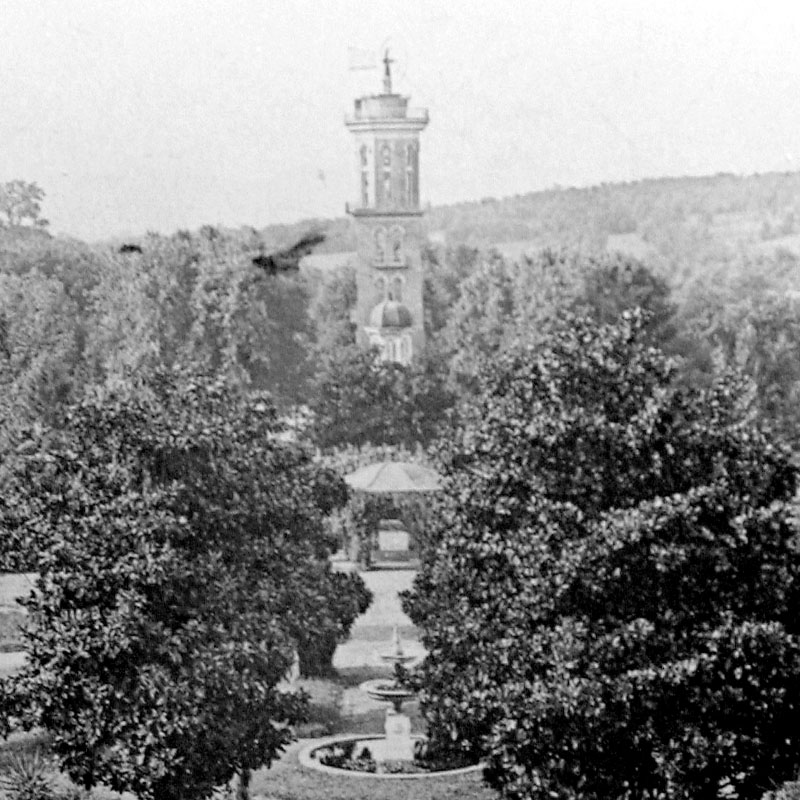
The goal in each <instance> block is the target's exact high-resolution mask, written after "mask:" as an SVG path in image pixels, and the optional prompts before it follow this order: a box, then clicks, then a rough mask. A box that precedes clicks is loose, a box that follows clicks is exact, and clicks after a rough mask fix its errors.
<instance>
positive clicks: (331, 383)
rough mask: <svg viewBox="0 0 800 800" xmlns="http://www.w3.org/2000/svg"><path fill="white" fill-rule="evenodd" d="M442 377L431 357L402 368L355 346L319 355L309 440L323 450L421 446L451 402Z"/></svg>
mask: <svg viewBox="0 0 800 800" xmlns="http://www.w3.org/2000/svg"><path fill="white" fill-rule="evenodd" d="M445 377H446V372H445V367H444V365H443V364H442V361H441V358H440V357H438V356H437V355H436V354H434V353H429V354H421V355H419V356H417V357H416V358H415V359H414V361H413V362H412V363H411V364H410V365H404V364H396V363H394V362H389V361H381V360H380V358H379V357H378V355H377V353H376V351H375V350H374V349H370V350H365V349H363V348H361V347H358V346H356V345H350V346H347V347H343V348H341V349H339V350H337V351H333V352H327V353H325V352H322V353H320V356H319V361H318V368H317V373H316V375H315V376H314V379H313V381H312V383H311V391H310V397H309V407H310V410H311V412H312V415H313V424H312V429H311V435H312V438H313V440H314V442H315V443H316V444H317V445H318V446H319V447H321V448H323V449H330V448H335V447H340V446H345V445H355V446H358V445H364V444H374V445H382V444H386V445H405V446H409V447H412V448H413V447H414V446H416V445H419V444H422V445H427V444H428V443H430V442H431V441H432V440H433V438H434V437H435V436H436V434H437V432H438V430H439V429H440V427H441V425H442V424H443V422H444V420H445V418H446V415H447V413H448V411H449V409H450V408H451V407H452V404H453V395H452V393H451V392H450V391H449V390H448V389H447V387H446V385H445Z"/></svg>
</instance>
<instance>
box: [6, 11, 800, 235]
mask: <svg viewBox="0 0 800 800" xmlns="http://www.w3.org/2000/svg"><path fill="white" fill-rule="evenodd" d="M387 39H388V40H389V41H390V43H391V46H392V52H393V55H396V56H397V57H398V59H399V61H398V64H397V65H396V69H395V76H396V77H395V88H396V90H398V91H400V92H402V93H404V94H409V95H411V104H412V105H414V106H427V107H428V108H429V111H430V116H431V123H430V125H429V127H428V129H427V130H426V131H425V132H424V133H423V145H422V194H423V199H424V200H429V201H430V202H432V203H433V204H440V203H447V202H452V201H457V200H474V199H479V198H481V197H485V196H497V197H502V196H506V195H510V194H515V193H518V192H519V193H522V192H528V191H532V190H536V189H544V188H547V187H550V186H552V185H553V184H560V185H562V186H583V185H589V184H594V183H600V182H603V181H609V182H611V181H621V180H631V179H638V178H642V177H652V176H661V175H686V174H708V173H714V172H719V171H726V172H736V173H745V174H747V173H752V172H767V171H772V170H796V169H800V3H798V2H796V0H795V2H770V0H762V1H761V2H736V0H728V1H727V2H711V0H695V2H688V1H687V2H682V1H681V0H673V1H672V2H658V1H657V0H656V1H655V2H654V0H646V1H645V0H630V2H626V1H624V0H605V1H604V2H603V1H602V0H573V1H572V2H570V1H569V0H493V1H492V0H481V2H475V0H449V2H443V1H442V0H395V2H390V0H370V1H369V2H366V1H364V0H349V1H348V0H136V1H135V2H133V0H122V1H120V0H0V181H6V180H10V179H12V178H17V177H19V178H23V179H25V180H30V181H37V182H38V183H39V184H40V185H41V186H42V188H43V189H44V190H45V191H46V193H47V198H46V202H45V214H46V216H47V217H48V218H49V219H50V220H51V228H52V229H53V230H54V231H56V232H64V233H69V234H72V235H76V236H80V237H83V238H89V239H95V238H102V237H106V236H113V235H119V234H125V233H129V234H137V233H143V232H144V231H146V230H157V231H161V232H164V233H169V232H172V231H174V230H175V229H176V228H179V227H185V228H192V229H193V228H197V227H199V226H200V225H202V224H204V223H211V224H216V223H221V224H224V225H231V226H239V225H254V226H257V227H258V226H262V225H266V224H268V223H271V222H286V221H293V220H297V219H301V218H306V217H314V216H325V217H328V216H341V215H342V214H343V207H344V201H345V200H346V199H348V198H349V195H350V189H351V185H352V184H353V183H354V178H352V177H351V174H350V171H351V168H352V165H353V160H352V157H351V150H350V141H349V134H348V132H347V130H346V129H345V128H344V125H343V116H344V114H345V113H346V112H347V111H349V110H350V108H351V107H352V101H353V98H354V97H355V96H356V95H357V94H363V93H371V92H377V91H378V90H379V88H380V72H379V71H378V70H375V71H372V72H349V71H348V47H362V48H370V49H372V50H374V51H376V52H377V51H378V50H379V49H380V47H381V45H382V43H384V42H385V41H386V40H387Z"/></svg>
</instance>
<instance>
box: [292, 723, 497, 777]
mask: <svg viewBox="0 0 800 800" xmlns="http://www.w3.org/2000/svg"><path fill="white" fill-rule="evenodd" d="M411 738H412V739H413V740H414V741H424V740H425V737H424V736H412V737H411ZM385 740H386V737H385V736H380V735H377V734H376V735H373V736H369V735H363V734H362V735H356V734H342V735H339V736H329V737H326V738H325V739H315V740H314V741H313V742H311V743H310V744H308V745H306V746H305V747H304V748H303V749H302V750H301V751H300V754H299V760H300V764H301V765H302V766H303V767H308V768H309V769H313V770H316V771H317V772H324V773H326V774H328V775H339V776H344V777H351V778H358V779H365V778H367V779H370V778H371V779H374V780H424V779H426V778H428V779H430V778H448V777H453V776H456V775H467V774H469V773H471V772H478V771H479V770H480V769H482V768H483V765H482V764H480V763H478V764H471V765H468V766H466V767H455V768H453V769H440V770H429V771H420V772H367V771H360V770H358V769H345V768H343V767H332V766H328V765H327V764H322V763H321V762H320V761H319V758H318V755H319V752H320V751H327V750H330V749H331V748H333V747H335V746H337V745H338V746H342V747H345V746H348V745H351V744H355V746H356V748H358V747H360V746H362V745H363V746H364V747H367V748H369V744H370V742H376V743H377V742H384V741H385Z"/></svg>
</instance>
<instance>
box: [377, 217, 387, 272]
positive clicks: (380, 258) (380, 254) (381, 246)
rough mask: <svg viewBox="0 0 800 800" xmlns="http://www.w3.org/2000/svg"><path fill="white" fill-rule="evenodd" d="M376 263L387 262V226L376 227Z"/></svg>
mask: <svg viewBox="0 0 800 800" xmlns="http://www.w3.org/2000/svg"><path fill="white" fill-rule="evenodd" d="M375 263H376V264H385V263H386V228H384V227H383V226H379V227H377V228H375Z"/></svg>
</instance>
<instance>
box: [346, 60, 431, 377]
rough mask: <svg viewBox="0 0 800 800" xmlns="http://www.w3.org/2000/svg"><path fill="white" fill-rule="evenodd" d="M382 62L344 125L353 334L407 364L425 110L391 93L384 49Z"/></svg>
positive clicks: (414, 320)
mask: <svg viewBox="0 0 800 800" xmlns="http://www.w3.org/2000/svg"><path fill="white" fill-rule="evenodd" d="M383 63H384V68H385V69H384V78H383V93H382V94H377V95H369V96H366V97H361V98H359V99H357V100H356V101H355V110H354V112H353V114H352V115H348V116H347V118H346V122H345V124H346V125H347V127H348V128H349V129H350V132H351V133H352V134H353V136H354V139H355V166H356V176H357V184H356V186H357V189H356V192H357V193H356V199H355V200H354V201H352V202H349V203H348V204H347V210H348V212H349V213H350V214H351V215H352V217H353V225H354V228H355V234H356V242H357V244H356V248H357V249H356V280H357V287H358V302H357V306H356V323H357V326H358V333H357V336H358V341H359V343H360V344H362V345H363V346H365V347H366V346H369V345H371V344H374V345H378V347H379V348H380V351H381V357H382V358H383V359H384V360H386V361H397V362H399V363H402V364H407V363H409V362H410V361H411V359H412V357H413V355H414V353H418V352H420V350H421V349H422V347H423V346H424V344H425V329H424V324H423V323H424V320H423V311H422V263H421V254H420V249H421V244H422V237H423V230H422V210H421V209H420V203H419V134H420V131H422V130H423V128H424V127H425V126H426V125H427V124H428V112H427V110H426V109H411V108H409V107H408V98H407V97H402V96H401V95H399V94H395V93H393V92H392V75H391V64H392V60H391V59H390V58H389V53H388V52H387V53H386V55H385V57H384V59H383Z"/></svg>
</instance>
